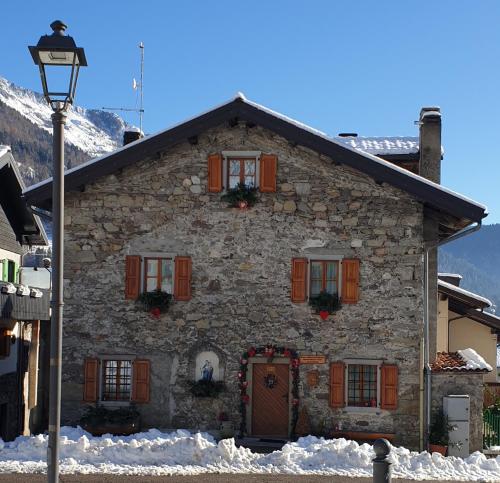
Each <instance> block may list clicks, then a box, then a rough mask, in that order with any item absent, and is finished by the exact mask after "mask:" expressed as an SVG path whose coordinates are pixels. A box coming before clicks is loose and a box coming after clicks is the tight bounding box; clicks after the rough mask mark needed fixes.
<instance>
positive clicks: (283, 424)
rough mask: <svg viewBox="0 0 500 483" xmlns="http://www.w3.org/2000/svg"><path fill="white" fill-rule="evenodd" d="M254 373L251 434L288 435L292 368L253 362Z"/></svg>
mask: <svg viewBox="0 0 500 483" xmlns="http://www.w3.org/2000/svg"><path fill="white" fill-rule="evenodd" d="M252 365H253V371H252V401H251V403H252V435H253V436H268V437H280V438H286V437H288V436H289V434H288V432H289V429H288V426H289V412H290V409H289V408H290V406H289V397H290V388H289V377H290V376H289V365H288V364H267V363H254V364H252Z"/></svg>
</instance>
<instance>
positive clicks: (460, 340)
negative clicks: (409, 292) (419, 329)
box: [437, 273, 500, 382]
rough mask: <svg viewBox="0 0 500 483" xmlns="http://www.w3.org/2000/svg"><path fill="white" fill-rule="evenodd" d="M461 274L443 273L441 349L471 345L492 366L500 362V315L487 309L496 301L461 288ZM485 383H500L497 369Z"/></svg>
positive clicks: (438, 332) (439, 334)
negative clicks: (498, 347) (499, 341)
mask: <svg viewBox="0 0 500 483" xmlns="http://www.w3.org/2000/svg"><path fill="white" fill-rule="evenodd" d="M461 279H462V277H461V276H460V275H458V274H446V273H440V274H439V281H438V291H439V315H438V326H437V336H438V343H437V350H438V352H456V351H457V350H460V349H466V348H471V349H474V350H475V351H476V352H477V353H478V354H480V355H481V356H482V357H483V358H484V360H485V361H486V363H487V364H488V365H490V366H491V367H492V368H495V367H496V364H497V345H498V335H499V334H500V317H498V316H496V315H494V314H490V313H488V312H485V309H487V308H489V307H491V305H492V303H491V302H490V301H489V300H488V299H487V298H485V297H482V296H480V295H477V294H475V293H472V292H470V291H468V290H464V289H463V288H461V287H460V280H461ZM484 381H485V382H498V378H497V373H496V370H491V371H490V372H488V374H486V375H485V376H484Z"/></svg>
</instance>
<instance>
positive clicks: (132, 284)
mask: <svg viewBox="0 0 500 483" xmlns="http://www.w3.org/2000/svg"><path fill="white" fill-rule="evenodd" d="M140 287H141V257H140V256H138V255H127V258H126V259H125V298H126V299H133V300H135V299H137V297H139V290H140Z"/></svg>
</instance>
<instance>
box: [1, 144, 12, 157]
mask: <svg viewBox="0 0 500 483" xmlns="http://www.w3.org/2000/svg"><path fill="white" fill-rule="evenodd" d="M9 151H10V146H5V144H0V158H1V157H2V156H3V155H4V154H7V153H8V152H9Z"/></svg>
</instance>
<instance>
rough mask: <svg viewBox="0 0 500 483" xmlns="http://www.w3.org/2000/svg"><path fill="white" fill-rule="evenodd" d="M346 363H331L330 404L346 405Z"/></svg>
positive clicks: (332, 405)
mask: <svg viewBox="0 0 500 483" xmlns="http://www.w3.org/2000/svg"><path fill="white" fill-rule="evenodd" d="M344 379H345V364H344V363H343V362H332V363H331V364H330V406H331V407H332V408H343V407H344V406H345V388H344Z"/></svg>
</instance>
